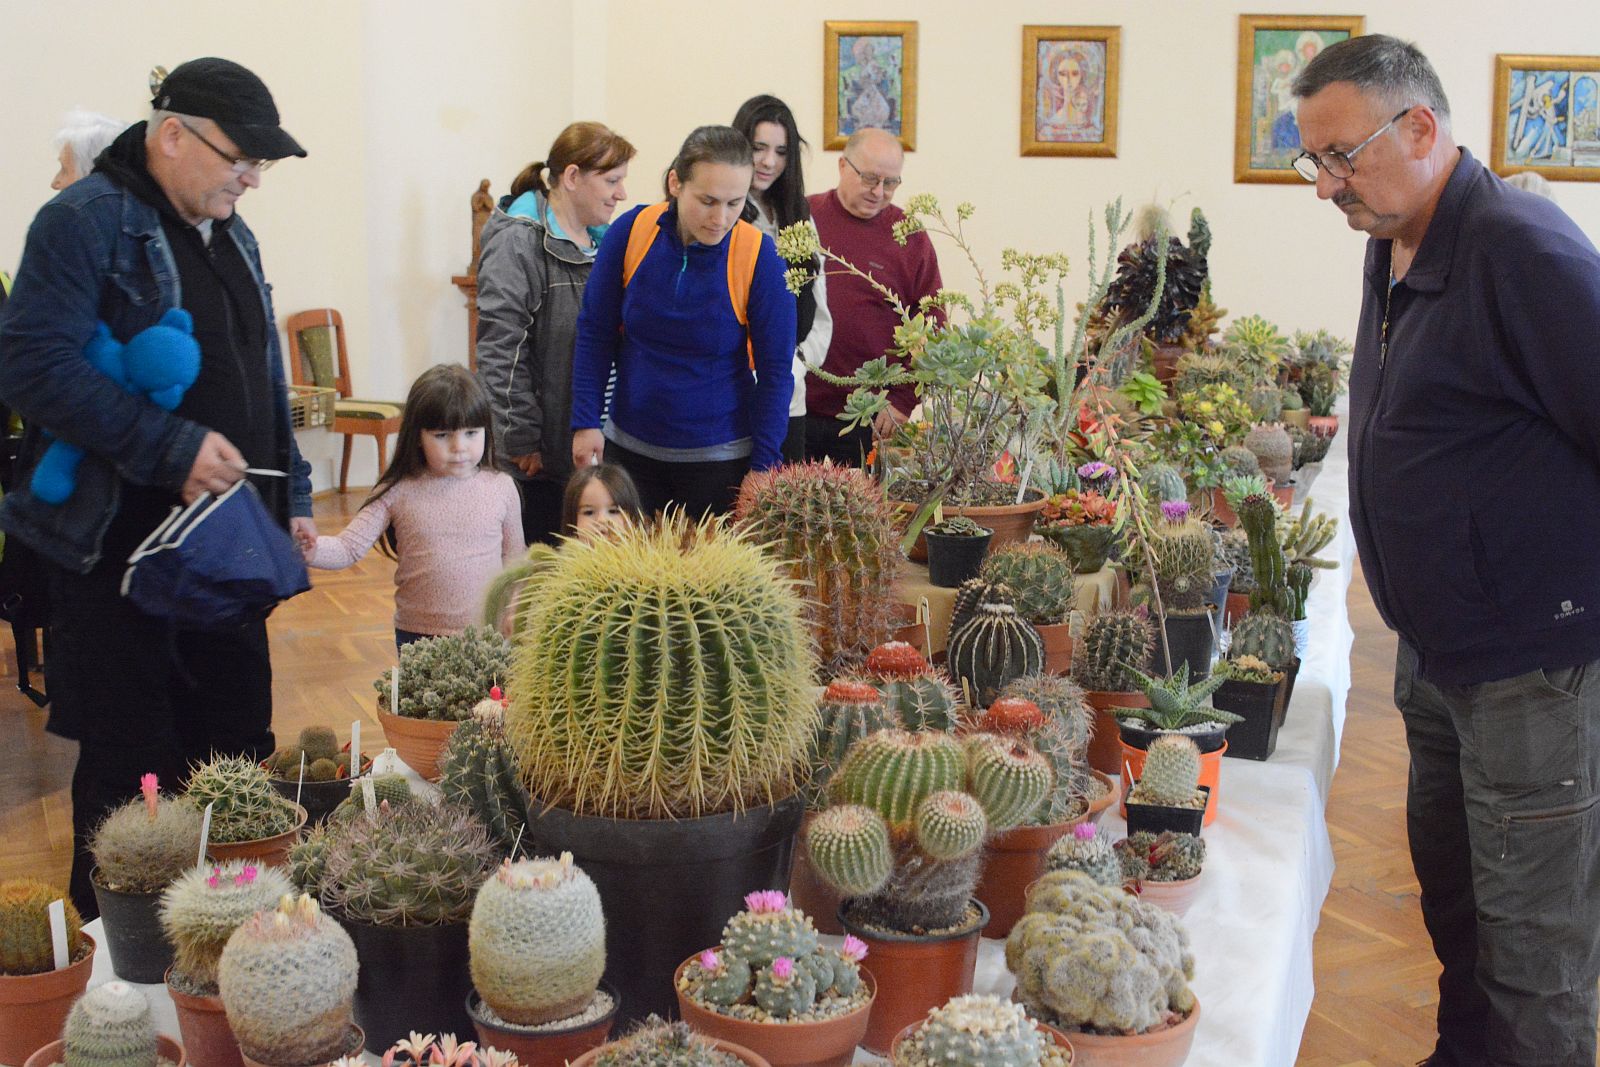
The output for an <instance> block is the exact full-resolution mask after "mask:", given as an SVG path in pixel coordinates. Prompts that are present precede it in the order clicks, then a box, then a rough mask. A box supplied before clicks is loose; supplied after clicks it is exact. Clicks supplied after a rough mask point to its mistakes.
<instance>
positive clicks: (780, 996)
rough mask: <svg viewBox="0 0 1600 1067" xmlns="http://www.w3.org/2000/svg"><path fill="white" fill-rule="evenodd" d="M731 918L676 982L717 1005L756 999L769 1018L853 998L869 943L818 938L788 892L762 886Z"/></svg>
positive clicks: (710, 1004)
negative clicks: (839, 943)
mask: <svg viewBox="0 0 1600 1067" xmlns="http://www.w3.org/2000/svg"><path fill="white" fill-rule="evenodd" d="M744 900H745V910H744V911H741V912H740V913H739V914H737V915H735V916H734V917H733V918H732V919H730V920H728V925H727V927H726V928H724V930H723V932H722V944H721V945H720V946H719V947H718V948H714V949H707V950H706V951H704V952H702V953H700V955H699V956H697V957H695V958H694V959H693V960H691V961H690V962H689V964H688V966H687V967H685V968H684V971H683V974H682V977H681V978H680V981H679V988H680V989H682V990H683V991H684V992H685V993H687V994H688V995H689V996H690V997H691V998H693V999H694V1000H696V1001H699V1002H700V1003H701V1004H704V1005H705V1006H707V1007H709V1008H711V1009H712V1010H714V1011H723V1012H725V1013H726V1012H727V1010H728V1009H730V1008H732V1007H734V1005H737V1004H744V1003H746V1002H748V1001H750V1000H754V1002H755V1005H756V1006H757V1007H759V1008H760V1009H761V1011H763V1012H765V1013H766V1014H767V1015H768V1016H770V1017H771V1018H773V1019H780V1020H781V1019H790V1018H794V1017H795V1016H798V1015H803V1014H805V1013H807V1012H809V1011H811V1010H812V1008H813V1007H815V1006H817V1004H818V1003H819V1002H826V1001H830V1000H836V999H838V998H841V997H844V998H848V997H853V996H855V994H856V991H857V990H858V989H859V988H860V986H861V976H860V962H861V960H862V959H863V958H864V957H865V956H866V954H867V947H866V945H865V944H863V943H862V942H861V941H860V940H858V939H857V938H854V937H846V938H845V943H844V946H843V947H842V948H839V949H834V948H827V947H825V946H822V945H819V944H818V941H817V931H816V928H815V927H814V926H813V925H812V924H811V919H810V917H809V916H807V915H806V914H805V913H804V912H801V911H799V910H797V909H795V908H793V907H791V906H790V904H789V900H788V897H786V896H785V895H784V894H783V893H781V892H777V891H774V890H761V891H758V892H755V893H751V894H749V895H748V896H746V897H745V898H744Z"/></svg>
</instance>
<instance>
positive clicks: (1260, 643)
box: [1228, 611, 1294, 670]
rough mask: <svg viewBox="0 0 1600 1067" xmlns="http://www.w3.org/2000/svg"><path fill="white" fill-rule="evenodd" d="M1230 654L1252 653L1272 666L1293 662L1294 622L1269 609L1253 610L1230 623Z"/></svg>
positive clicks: (1283, 667)
mask: <svg viewBox="0 0 1600 1067" xmlns="http://www.w3.org/2000/svg"><path fill="white" fill-rule="evenodd" d="M1228 655H1229V656H1230V657H1233V658H1240V657H1243V656H1254V657H1255V658H1256V659H1258V660H1261V661H1262V662H1263V663H1266V664H1269V665H1270V666H1271V667H1272V668H1273V669H1274V670H1286V669H1287V668H1288V667H1289V666H1290V665H1291V664H1292V663H1294V624H1293V623H1291V622H1290V621H1289V620H1288V619H1285V618H1284V617H1283V616H1282V615H1278V614H1275V613H1273V612H1271V611H1252V612H1250V613H1249V614H1247V615H1245V617H1244V618H1242V619H1240V620H1239V621H1238V622H1236V623H1234V624H1233V643H1232V644H1231V645H1229V646H1228Z"/></svg>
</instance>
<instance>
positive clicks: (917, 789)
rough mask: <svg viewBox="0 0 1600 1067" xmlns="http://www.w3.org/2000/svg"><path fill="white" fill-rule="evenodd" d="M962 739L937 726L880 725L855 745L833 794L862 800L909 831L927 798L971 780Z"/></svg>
mask: <svg viewBox="0 0 1600 1067" xmlns="http://www.w3.org/2000/svg"><path fill="white" fill-rule="evenodd" d="M966 776H967V759H966V754H965V753H964V752H963V751H962V747H961V742H960V741H958V740H957V739H956V738H954V737H952V736H950V735H949V734H944V733H937V732H933V731H919V732H916V733H912V732H910V731H906V730H880V731H878V732H877V733H875V734H871V735H869V736H867V737H865V738H863V739H862V740H861V741H859V742H857V743H856V744H855V745H853V746H851V748H850V752H849V754H848V755H847V756H846V757H845V760H844V763H843V765H842V766H841V767H840V768H839V770H838V773H837V774H835V775H834V779H833V787H832V793H833V799H834V800H835V801H836V802H839V803H845V804H862V805H865V806H867V807H869V808H871V809H872V810H874V811H876V812H878V813H879V814H881V815H882V816H883V818H884V819H885V821H887V822H888V824H889V826H890V827H891V828H893V829H895V830H897V831H903V830H905V829H906V828H907V827H909V826H910V824H911V816H912V813H913V812H915V811H916V808H917V805H918V804H920V803H921V802H922V800H923V798H924V797H926V796H927V795H928V794H929V793H934V792H937V791H939V790H941V789H961V788H962V786H963V785H965V784H966Z"/></svg>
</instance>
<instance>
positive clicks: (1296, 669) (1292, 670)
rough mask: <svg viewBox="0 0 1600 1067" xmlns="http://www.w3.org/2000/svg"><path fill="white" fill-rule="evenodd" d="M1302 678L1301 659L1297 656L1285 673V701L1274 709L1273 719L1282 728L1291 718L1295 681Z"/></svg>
mask: <svg viewBox="0 0 1600 1067" xmlns="http://www.w3.org/2000/svg"><path fill="white" fill-rule="evenodd" d="M1298 677H1300V657H1299V656H1296V657H1295V658H1294V662H1293V663H1291V664H1289V666H1288V667H1287V668H1285V669H1284V672H1283V700H1282V701H1280V702H1279V703H1278V705H1277V706H1276V707H1274V708H1273V709H1272V713H1273V718H1275V719H1277V720H1278V725H1279V726H1282V725H1283V721H1284V720H1285V719H1286V718H1288V717H1289V701H1290V700H1291V699H1292V698H1293V697H1294V680H1295V679H1296V678H1298Z"/></svg>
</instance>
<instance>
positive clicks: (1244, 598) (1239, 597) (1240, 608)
mask: <svg viewBox="0 0 1600 1067" xmlns="http://www.w3.org/2000/svg"><path fill="white" fill-rule="evenodd" d="M1249 613H1250V594H1249V593H1235V592H1233V591H1232V590H1231V589H1230V590H1229V592H1228V603H1227V608H1226V610H1225V611H1224V612H1223V620H1222V621H1223V623H1224V624H1226V625H1227V627H1228V628H1229V629H1232V628H1233V624H1234V623H1236V622H1238V621H1239V620H1240V619H1242V618H1244V617H1245V616H1246V615H1248V614H1249Z"/></svg>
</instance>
